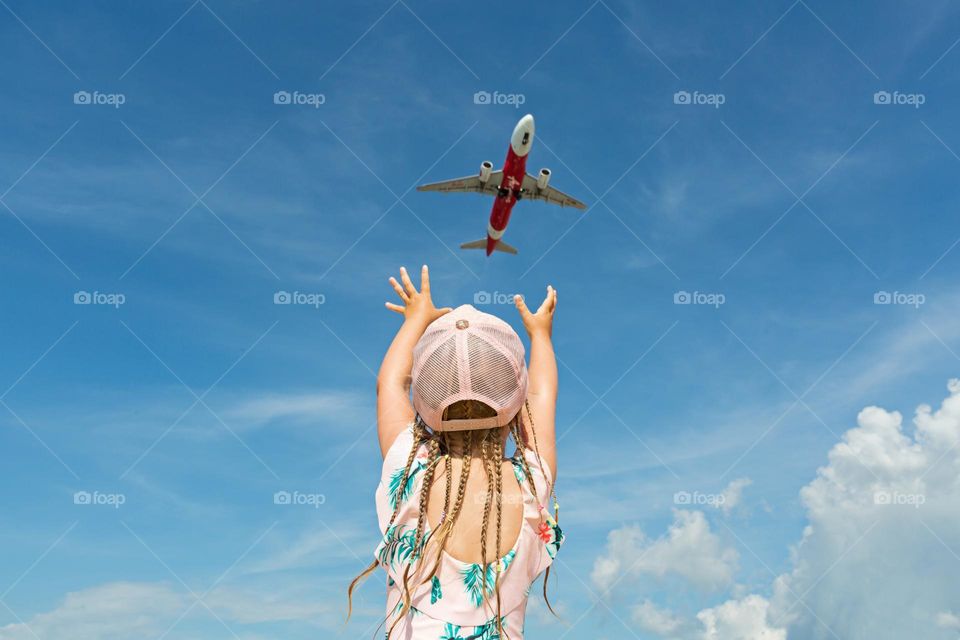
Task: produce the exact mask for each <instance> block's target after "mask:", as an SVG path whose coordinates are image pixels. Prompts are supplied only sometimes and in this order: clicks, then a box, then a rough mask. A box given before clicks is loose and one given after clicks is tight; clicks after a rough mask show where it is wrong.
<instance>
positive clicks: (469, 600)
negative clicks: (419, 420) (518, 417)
mask: <svg viewBox="0 0 960 640" xmlns="http://www.w3.org/2000/svg"><path fill="white" fill-rule="evenodd" d="M412 445H413V430H412V428H408V429H406V430H405V431H404V432H403V433H401V434H400V435H399V436H397V439H396V440H395V441H394V443H393V445H391V447H390V450H389V451H388V452H387V455H386V458H385V459H384V461H383V472H382V475H381V479H380V484H379V486H378V487H377V492H376V501H377V516H378V519H379V521H380V531H381V533H382V535H383V538H382V540H381V542H380V545H379V546H378V547H377V550H376V557H377V561H378V562H379V564H380V566H381V567H383V568H384V570H385V571H386V573H387V621H386V626H387V628H390V626H391V625H392V624H393V623H394V622H395V621H396V615H397V612H398V611H399V610H400V608H401V607H402V599H403V597H402V595H403V594H402V592H403V587H402V586H401V585H402V583H403V572H404V569H405V568H406V566H407V564H409V563H411V562H413V563H416V561H417V560H418V558H419V556H420V554H421V553H422V551H423V548H424V546H425V542H426V540H427V539H428V538H429V536H430V531H429V530H427V531H425V532H424V535H423V539H422V540H421V541H420V544H419V546H418V548H414V546H415V543H416V530H417V514H418V507H419V503H420V491H422V489H423V476H424V473H423V472H424V470H425V469H426V464H427V459H428V452H427V448H426V446H425V445H421V446H420V448H419V450H418V451H417V453H416V455H415V458H414V461H413V464H412V465H411V467H410V474H409V477H408V479H407V481H406V482H403V471H404V468H405V466H406V462H407V457H408V456H409V454H410V447H411V446H412ZM518 455H520V454H519V453H518ZM523 455H524V456H525V457H526V461H527V465H528V466H529V468H530V473H531V474H532V475H533V482H534V486H536V488H537V496H540V498H541V499H542V500H546V499H547V497H548V496H549V495H550V489H551V483H552V481H553V478H552V474H551V473H550V470H549V469H548V468H546V467H545V466H541V465H540V463H539V460H538V459H537V456H536V454H535V453H533V452H532V451H530V450H526V449H525V450H524V452H523ZM512 462H513V470H514V474H515V475H516V477H517V481H518V482H519V484H520V490H521V492H522V493H523V504H524V506H523V517H524V522H523V525H522V526H521V528H520V535H519V536H518V537H517V542H516V544H514V546H513V548H512V549H510V550H509V551H507V552H506V553H505V554H504V555H503V556H502V557H501V558H500V560H499V565H500V567H499V568H500V615H501V625H500V626H501V628H502V629H503V630H504V633H505V635H506V636H507V637H508V638H509V640H523V624H524V616H525V613H526V607H527V596H528V595H529V593H530V587H531V585H532V584H533V581H534V580H535V579H536V578H537V576H539V575H540V574H541V573H543V572H544V571H545V570H546V569H547V567H549V566H550V564H551V563H552V562H553V559H554V557H555V556H556V554H557V550H558V549H559V548H560V545H561V544H562V543H563V533H562V532H561V531H560V528H559V527H558V526H557V523H556V522H554V520H553V518H552V517H550V513H549V511H548V510H547V509H546V508H545V507H544V506H543V505H541V504H538V502H537V500H536V498H535V497H534V495H533V492H532V491H531V490H530V486H529V484H528V483H527V479H526V477H525V470H524V467H523V465H522V463H521V462H520V461H519V460H516V459H514V460H512ZM401 485H402V486H401ZM398 502H399V504H400V510H399V511H398V513H397V517H396V518H395V519H394V522H393V524H389V523H390V516H391V515H392V514H393V509H394V507H395V506H396V505H397V503H398ZM413 568H415V567H413ZM413 568H411V575H413V572H412V569H413ZM495 579H496V568H495V567H494V565H493V564H491V565H489V566H488V567H487V570H486V572H484V570H483V565H482V564H470V563H465V562H461V561H459V560H456V559H455V558H453V557H452V556H450V555H448V554H446V553H445V552H444V554H443V555H442V560H441V562H440V567H439V569H438V570H437V574H436V575H435V576H434V577H433V579H432V580H431V581H430V582H427V583H426V584H423V585H419V586H417V587H414V588H412V590H411V611H410V612H408V613H407V614H406V615H405V616H404V618H403V620H401V621H400V622H399V623H398V624H397V626H396V627H395V628H394V630H393V633H392V634H391V639H392V640H501V636H500V635H499V633H498V631H497V623H496V611H495V610H494V607H495V605H494V604H493V602H494V601H495V599H494V598H493V597H491V596H492V594H493V589H494V581H495ZM485 596H486V598H485ZM502 640H507V638H503V639H502Z"/></svg>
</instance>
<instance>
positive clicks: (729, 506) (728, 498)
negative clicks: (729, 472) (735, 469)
mask: <svg viewBox="0 0 960 640" xmlns="http://www.w3.org/2000/svg"><path fill="white" fill-rule="evenodd" d="M751 484H753V480H751V479H750V478H738V479H737V480H734V481H732V482H731V483H730V484H728V485H727V488H726V489H724V490H723V493H722V494H721V495H722V496H723V500H721V501H720V503H719V507H720V508H721V509H722V510H723V514H724V515H730V512H731V511H733V510H734V509H735V508H736V507H737V506H739V505H740V500H741V499H742V498H743V490H744V489H745V488H747V487H749V486H750V485H751Z"/></svg>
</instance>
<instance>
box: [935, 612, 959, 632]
mask: <svg viewBox="0 0 960 640" xmlns="http://www.w3.org/2000/svg"><path fill="white" fill-rule="evenodd" d="M937 626H938V627H943V628H944V629H960V616H958V615H957V614H955V613H953V612H952V611H941V612H940V613H938V614H937Z"/></svg>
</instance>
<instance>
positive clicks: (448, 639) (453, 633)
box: [439, 622, 466, 640]
mask: <svg viewBox="0 0 960 640" xmlns="http://www.w3.org/2000/svg"><path fill="white" fill-rule="evenodd" d="M439 640H466V638H464V637H463V636H461V635H460V625H458V624H450V623H449V622H448V623H446V625H444V627H443V635H442V636H440V638H439Z"/></svg>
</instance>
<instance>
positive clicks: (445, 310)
mask: <svg viewBox="0 0 960 640" xmlns="http://www.w3.org/2000/svg"><path fill="white" fill-rule="evenodd" d="M451 311H453V307H444V308H443V309H437V317H439V316H445V315H447V314H448V313H450V312H451Z"/></svg>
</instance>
